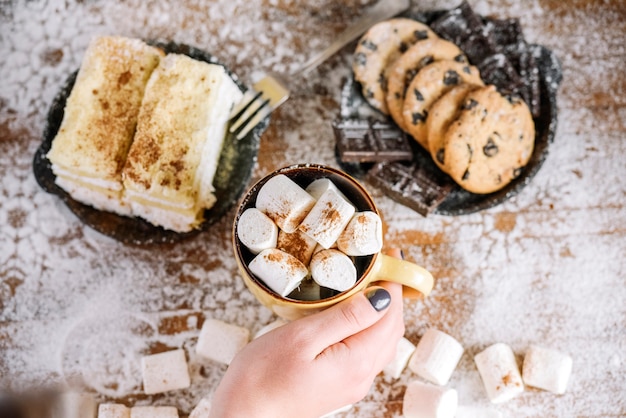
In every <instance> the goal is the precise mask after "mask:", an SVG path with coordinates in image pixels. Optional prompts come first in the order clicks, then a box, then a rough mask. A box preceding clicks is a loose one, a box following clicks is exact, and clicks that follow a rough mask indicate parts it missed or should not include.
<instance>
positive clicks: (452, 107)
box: [426, 83, 480, 170]
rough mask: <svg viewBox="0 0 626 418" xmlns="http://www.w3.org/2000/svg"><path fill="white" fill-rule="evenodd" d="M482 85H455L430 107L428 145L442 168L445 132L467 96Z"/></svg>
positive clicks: (434, 159)
mask: <svg viewBox="0 0 626 418" xmlns="http://www.w3.org/2000/svg"><path fill="white" fill-rule="evenodd" d="M477 88H480V86H477V85H476V84H467V83H462V84H459V85H458V86H454V87H453V88H452V89H450V90H449V91H448V92H447V93H445V94H444V95H443V96H441V97H440V98H439V99H438V100H437V101H436V102H435V103H433V105H432V106H431V108H430V114H429V115H428V120H427V121H426V131H427V133H428V147H429V151H430V154H431V156H432V158H433V161H434V162H435V164H437V165H438V166H439V168H441V169H442V170H445V167H444V148H445V133H446V131H447V130H448V127H449V126H450V124H451V123H452V122H453V121H455V120H456V119H457V118H458V117H459V114H460V112H461V106H462V105H463V102H464V100H465V96H467V94H468V93H469V92H470V91H472V90H475V89H477Z"/></svg>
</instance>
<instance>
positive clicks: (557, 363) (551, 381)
mask: <svg viewBox="0 0 626 418" xmlns="http://www.w3.org/2000/svg"><path fill="white" fill-rule="evenodd" d="M571 373H572V358H571V357H570V356H568V355H566V354H562V353H560V352H558V351H555V350H550V349H547V348H542V347H538V346H534V345H533V346H531V347H530V348H529V349H528V351H527V352H526V356H525V357H524V365H523V367H522V378H523V380H524V383H525V384H527V385H528V386H533V387H536V388H539V389H543V390H547V391H549V392H552V393H556V394H563V393H565V389H566V388H567V381H568V380H569V377H570V374H571Z"/></svg>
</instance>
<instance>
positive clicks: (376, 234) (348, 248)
mask: <svg viewBox="0 0 626 418" xmlns="http://www.w3.org/2000/svg"><path fill="white" fill-rule="evenodd" d="M337 248H339V249H340V250H341V251H343V252H344V253H345V254H347V255H352V256H362V255H371V254H375V253H377V252H379V251H380V250H381V249H382V248H383V222H382V221H381V219H380V216H378V214H376V213H375V212H371V211H367V212H357V213H355V214H354V216H352V219H350V222H349V223H348V226H346V229H344V231H343V232H342V233H341V235H340V236H339V238H338V239H337Z"/></svg>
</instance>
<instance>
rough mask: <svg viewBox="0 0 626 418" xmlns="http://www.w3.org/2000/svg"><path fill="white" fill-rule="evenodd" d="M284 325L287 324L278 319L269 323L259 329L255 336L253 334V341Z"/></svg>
mask: <svg viewBox="0 0 626 418" xmlns="http://www.w3.org/2000/svg"><path fill="white" fill-rule="evenodd" d="M285 324H287V321H285V320H284V319H282V318H278V319H277V320H275V321H273V322H270V323H269V324H267V325H265V326H263V327H261V329H260V330H258V331H257V332H256V334H254V337H253V339H256V338H259V337H260V336H262V335H265V334H267V333H268V332H270V331H273V330H275V329H276V328H280V327H282V326H283V325H285Z"/></svg>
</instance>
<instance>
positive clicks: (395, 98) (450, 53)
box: [386, 38, 467, 130]
mask: <svg viewBox="0 0 626 418" xmlns="http://www.w3.org/2000/svg"><path fill="white" fill-rule="evenodd" d="M441 60H453V61H457V62H461V63H466V62H467V58H466V57H465V55H464V54H463V51H461V50H460V49H459V47H458V46H456V45H455V44H453V43H452V42H449V41H446V40H444V39H440V38H432V39H425V40H423V41H419V42H417V43H415V44H414V45H413V46H411V47H410V48H409V49H407V51H406V52H405V53H404V54H402V55H401V56H400V58H398V59H397V60H395V61H394V62H393V63H391V64H389V66H388V67H387V72H386V74H387V80H388V82H387V96H386V101H387V108H388V109H389V114H390V115H391V117H392V118H393V120H394V121H395V122H396V124H397V125H398V126H399V127H400V128H402V129H403V130H406V126H405V124H404V118H403V116H402V106H403V105H404V96H405V94H406V89H407V87H408V86H409V83H410V82H411V80H412V79H413V77H415V75H416V74H417V73H418V72H419V70H420V69H422V68H423V67H424V66H426V65H428V64H430V63H432V62H435V61H441Z"/></svg>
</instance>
